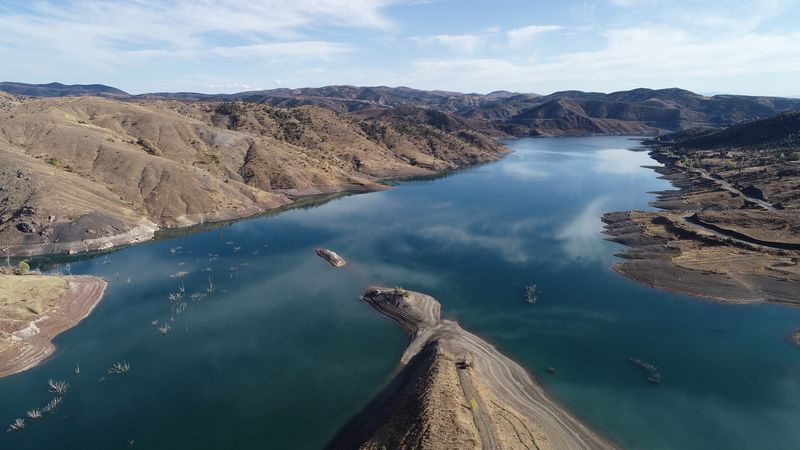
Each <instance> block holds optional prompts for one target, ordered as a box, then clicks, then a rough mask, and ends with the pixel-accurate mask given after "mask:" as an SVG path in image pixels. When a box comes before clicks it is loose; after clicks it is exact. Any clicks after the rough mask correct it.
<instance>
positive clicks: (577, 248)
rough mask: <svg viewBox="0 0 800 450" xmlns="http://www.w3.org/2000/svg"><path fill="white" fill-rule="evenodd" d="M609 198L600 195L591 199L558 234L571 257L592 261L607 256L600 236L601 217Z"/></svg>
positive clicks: (601, 227) (557, 237) (566, 252)
mask: <svg viewBox="0 0 800 450" xmlns="http://www.w3.org/2000/svg"><path fill="white" fill-rule="evenodd" d="M609 200H610V199H609V197H608V196H600V197H597V198H595V199H594V200H592V201H590V202H589V203H587V204H586V205H585V206H584V207H583V209H582V210H581V211H580V212H579V213H578V214H577V215H576V216H575V217H574V218H573V219H572V220H570V221H568V222H566V223H565V225H564V227H563V228H561V230H560V231H559V232H558V233H557V234H556V239H558V240H560V241H562V247H563V249H564V253H565V254H566V255H567V256H568V257H569V258H571V259H573V260H592V261H596V260H603V259H605V258H607V252H606V250H605V249H604V247H605V243H604V241H603V240H602V239H600V238H599V237H600V233H601V232H602V230H603V222H602V220H600V218H601V216H602V215H603V211H605V209H606V205H607V204H608V203H609Z"/></svg>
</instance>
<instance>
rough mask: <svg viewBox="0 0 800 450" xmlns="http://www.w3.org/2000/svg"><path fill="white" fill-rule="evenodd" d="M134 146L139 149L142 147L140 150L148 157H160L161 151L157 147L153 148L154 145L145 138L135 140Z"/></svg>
mask: <svg viewBox="0 0 800 450" xmlns="http://www.w3.org/2000/svg"><path fill="white" fill-rule="evenodd" d="M136 145H138V146H139V147H142V150H144V151H145V152H147V153H148V154H150V155H153V156H161V150H159V149H158V147H156V146H155V144H153V143H152V142H150V141H148V140H147V139H145V138H139V139H137V140H136Z"/></svg>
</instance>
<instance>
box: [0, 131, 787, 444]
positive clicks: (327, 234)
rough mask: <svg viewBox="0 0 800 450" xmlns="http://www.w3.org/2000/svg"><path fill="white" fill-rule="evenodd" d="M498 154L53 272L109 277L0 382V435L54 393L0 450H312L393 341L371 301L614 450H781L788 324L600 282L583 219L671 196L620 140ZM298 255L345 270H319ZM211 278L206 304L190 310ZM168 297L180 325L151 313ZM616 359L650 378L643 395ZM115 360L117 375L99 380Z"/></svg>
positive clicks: (610, 250) (780, 316)
mask: <svg viewBox="0 0 800 450" xmlns="http://www.w3.org/2000/svg"><path fill="white" fill-rule="evenodd" d="M508 144H509V145H510V146H511V147H512V148H513V149H514V150H515V153H513V154H511V155H509V156H508V157H507V158H505V159H504V160H502V161H499V162H496V163H492V164H487V165H483V166H479V167H476V168H473V169H469V170H465V171H459V172H456V173H453V174H450V175H449V176H446V177H442V178H438V179H433V180H423V181H409V182H403V183H398V185H397V186H396V187H395V188H394V189H392V190H389V191H385V192H376V193H369V194H363V195H352V196H346V197H341V198H337V199H334V200H331V201H329V202H327V203H324V204H321V205H318V206H314V207H308V208H306V209H293V210H289V211H286V212H282V213H280V214H277V215H272V216H266V217H261V218H255V219H251V220H246V221H241V222H238V223H235V224H231V225H226V226H221V227H218V228H215V229H210V230H206V231H199V232H196V233H194V234H190V235H186V236H182V237H181V236H179V237H173V238H170V239H164V240H160V241H156V242H152V243H148V244H144V245H139V246H136V247H131V248H126V249H123V250H120V251H116V252H112V253H110V254H108V255H100V256H97V257H94V258H91V259H88V260H82V261H73V262H72V263H71V265H70V270H71V271H72V273H74V274H78V273H81V274H84V273H85V274H94V275H100V276H104V277H107V278H108V279H109V281H110V285H109V289H108V291H107V294H106V297H105V299H104V300H103V301H102V302H101V303H100V304H99V305H98V307H97V309H96V310H95V312H94V313H93V314H92V315H91V316H90V317H89V318H88V319H87V320H86V321H84V322H83V323H82V324H81V325H79V326H78V327H76V328H73V329H72V330H70V331H68V332H66V333H64V334H63V335H61V336H59V337H58V338H57V340H56V343H57V345H58V346H59V350H58V352H57V353H56V354H55V356H54V357H52V358H51V359H49V360H48V361H47V362H46V363H45V364H43V365H41V366H39V367H37V368H35V369H32V370H30V371H27V372H25V373H22V374H18V375H15V376H12V377H8V378H4V379H2V380H0V425H3V426H4V425H5V424H6V423H11V421H12V420H13V419H14V418H15V417H22V416H24V414H25V411H26V410H27V409H30V408H33V407H37V406H41V405H43V404H44V403H46V402H47V401H48V400H49V399H50V397H51V395H50V394H49V393H48V392H47V380H48V379H50V378H54V379H64V380H67V381H69V382H70V384H71V388H70V390H69V392H68V393H67V394H66V395H65V396H64V401H63V404H62V406H61V407H60V408H59V410H58V412H57V413H55V414H52V415H48V416H46V417H45V418H43V419H41V420H40V421H38V422H36V423H32V424H29V425H28V426H27V427H26V428H25V429H24V430H22V431H21V432H16V433H0V448H2V449H52V448H59V449H87V450H89V449H114V448H127V447H128V445H129V440H131V439H132V440H133V441H134V442H133V448H144V449H165V448H169V449H206V448H208V449H212V448H237V449H262V448H276V449H277V448H297V449H317V448H322V447H324V445H325V443H326V442H328V441H329V440H330V439H331V437H332V436H333V435H334V434H335V433H336V431H337V430H338V429H339V428H340V427H341V426H342V425H343V424H344V423H345V422H346V421H347V420H348V419H349V418H350V417H351V416H352V415H353V414H355V413H356V412H357V411H358V410H359V409H360V408H361V407H363V406H364V405H365V404H366V403H367V402H368V401H369V400H370V399H371V398H372V396H373V395H375V394H376V393H377V392H379V391H380V390H381V388H382V387H383V386H385V384H386V383H387V382H388V380H390V379H391V377H392V375H393V373H394V371H395V370H396V368H397V361H398V360H399V357H400V354H401V353H402V351H403V349H404V347H405V344H406V340H405V338H404V336H403V335H402V333H401V332H400V330H399V329H398V328H397V327H396V326H395V325H394V324H392V323H391V322H389V321H388V320H385V319H384V318H382V317H381V316H380V315H378V314H376V313H375V312H374V311H372V310H371V309H370V308H369V307H367V306H366V305H364V304H363V303H360V302H358V301H357V298H358V296H359V294H360V292H361V291H362V290H363V289H364V288H365V287H366V286H368V285H369V284H385V285H390V286H395V285H399V286H403V287H405V288H408V289H413V290H419V291H423V292H426V293H430V294H431V295H433V296H435V297H437V298H438V299H439V300H440V301H441V303H442V305H443V312H444V315H445V316H447V317H450V318H454V319H457V320H459V321H460V322H461V324H462V325H463V326H464V327H465V328H467V329H469V330H471V331H474V332H476V333H477V334H479V335H481V336H482V337H484V338H486V339H487V340H489V341H491V342H494V343H495V344H497V346H498V347H499V348H500V349H501V350H503V351H504V352H506V353H507V354H508V355H509V356H511V357H512V358H514V359H516V360H517V361H519V362H520V363H521V364H523V365H524V366H526V367H527V368H528V369H530V370H531V371H532V372H533V373H534V374H536V376H537V377H538V378H539V379H540V380H541V382H542V383H543V384H544V385H545V386H546V387H547V388H548V390H549V391H550V392H551V393H552V394H553V395H554V396H555V397H556V398H557V399H559V400H560V401H561V402H562V403H563V404H565V405H566V406H567V407H568V408H570V409H571V410H572V411H573V412H574V413H575V414H576V415H578V416H579V417H580V418H582V419H583V420H584V421H586V422H587V423H588V424H590V425H592V426H593V427H595V428H596V429H597V430H599V431H600V432H601V433H602V434H604V435H606V436H608V437H609V438H610V439H612V440H614V441H616V442H618V443H619V444H621V445H622V446H625V447H629V448H646V449H674V448H682V449H712V448H726V449H783V448H786V449H789V448H798V447H800V427H798V426H796V424H797V423H798V420H800V402H798V401H797V400H798V399H800V349H797V348H795V347H794V346H792V345H791V343H790V342H789V339H788V336H789V335H790V334H791V332H792V331H793V330H794V329H795V328H798V327H800V310H797V309H791V308H785V307H780V306H773V305H757V306H736V305H725V304H718V303H712V302H706V301H701V300H695V299H691V298H687V297H683V296H677V295H673V294H669V293H665V292H660V291H655V290H652V289H649V288H647V287H644V286H640V285H638V284H635V283H632V282H629V281H627V280H625V279H623V278H621V277H619V276H617V275H616V274H615V273H614V272H613V271H612V270H611V269H610V266H611V264H612V263H613V262H614V261H615V260H616V258H615V257H614V256H613V255H614V253H615V252H616V251H619V250H620V248H621V247H620V246H619V245H617V244H614V243H610V242H607V241H604V240H603V239H602V236H601V234H600V231H601V229H602V224H601V222H600V216H601V214H602V213H603V212H605V211H612V210H623V209H631V208H637V209H647V208H648V206H647V202H648V201H649V200H651V199H652V198H653V195H652V194H648V192H651V191H655V190H662V189H667V188H669V185H668V184H667V183H666V182H664V181H663V180H659V179H658V178H657V176H656V174H655V173H654V172H653V171H652V170H650V169H646V168H642V167H641V166H642V165H648V164H651V165H652V164H655V163H654V162H653V161H651V160H650V158H649V157H648V156H647V154H646V153H644V152H642V151H629V150H627V149H629V148H633V147H635V146H636V145H637V142H635V141H633V140H630V139H628V138H625V137H587V138H559V139H520V140H516V141H510V142H509V143H508ZM317 246H324V247H328V248H331V249H333V250H335V251H337V252H339V253H340V254H341V255H342V256H344V257H345V258H346V259H347V260H348V261H349V265H348V266H347V267H346V268H345V269H343V270H336V269H333V268H331V267H330V266H328V264H327V263H325V262H324V261H323V260H322V259H320V258H319V257H317V256H316V255H315V254H314V252H313V249H314V248H315V247H317ZM57 270H66V268H65V267H64V266H59V267H58V268H57ZM181 271H185V272H188V274H186V275H185V276H184V277H183V278H182V279H180V278H170V274H176V273H178V272H181ZM209 277H211V278H212V280H213V284H214V287H215V290H214V292H213V294H210V295H206V296H205V297H202V298H198V299H196V300H191V299H189V296H190V294H191V293H193V292H205V290H206V288H207V286H208V280H209ZM181 281H182V282H183V284H184V286H185V290H186V294H185V297H186V300H187V302H186V308H185V311H182V312H181V311H180V309H182V308H181V307H177V306H176V304H173V303H171V302H170V300H169V299H168V295H169V293H170V292H175V291H177V290H178V288H179V286H180V283H181ZM532 283H535V284H537V285H538V287H539V288H540V289H541V291H542V293H541V295H540V296H539V301H538V302H537V303H536V304H535V305H530V304H527V303H526V302H525V301H524V293H525V286H526V285H528V284H532ZM153 321H158V323H159V324H163V323H165V322H166V323H169V325H170V326H171V331H170V332H169V334H167V335H166V336H162V335H161V334H160V333H159V331H158V330H157V328H156V326H155V325H153V324H152V322H153ZM629 357H636V358H640V359H642V360H644V361H646V362H649V363H652V364H655V365H657V366H658V367H659V369H660V371H661V374H662V376H663V382H662V384H660V385H657V386H656V385H651V384H649V383H648V382H647V380H646V378H647V375H646V373H644V372H643V371H642V370H641V369H640V368H638V367H636V366H635V365H633V364H632V363H630V362H629V361H628V360H627V358H629ZM116 361H128V362H130V364H131V370H130V372H129V373H127V374H124V375H117V376H107V375H106V370H107V369H108V368H109V367H110V366H111V365H112V364H113V363H114V362H116ZM76 363H77V364H80V375H77V374H75V371H74V368H75V366H76ZM549 366H553V367H555V368H556V369H557V373H556V374H548V373H545V371H544V369H545V368H546V367H549ZM104 376H105V379H102V377H104ZM3 421H5V422H3Z"/></svg>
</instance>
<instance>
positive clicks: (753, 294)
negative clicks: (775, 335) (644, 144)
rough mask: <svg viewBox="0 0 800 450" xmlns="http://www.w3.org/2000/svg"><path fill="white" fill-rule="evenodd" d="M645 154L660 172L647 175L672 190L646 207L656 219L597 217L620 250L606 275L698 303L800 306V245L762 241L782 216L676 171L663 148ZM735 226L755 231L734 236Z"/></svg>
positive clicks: (704, 177) (629, 214) (698, 174)
mask: <svg viewBox="0 0 800 450" xmlns="http://www.w3.org/2000/svg"><path fill="white" fill-rule="evenodd" d="M650 148H651V150H650V153H649V154H650V156H651V157H652V158H653V159H655V160H656V161H658V162H659V163H662V164H663V166H657V167H652V169H653V170H655V171H656V172H657V173H658V174H659V175H660V178H662V179H665V180H667V181H669V182H670V184H671V185H672V186H673V187H674V189H673V190H667V191H660V192H655V193H654V194H656V195H657V197H656V199H655V200H653V201H651V202H650V206H653V207H655V208H658V210H656V211H636V210H633V211H623V212H608V213H605V214H603V216H602V220H603V222H604V224H605V225H604V231H603V234H604V235H605V239H606V240H610V241H613V242H617V243H619V244H622V245H624V246H625V247H626V248H624V249H623V250H621V251H620V252H618V253H617V254H616V256H618V257H620V258H623V259H624V261H621V262H617V263H615V264H614V265H613V266H612V268H613V270H614V271H615V272H617V273H618V274H619V275H621V276H623V277H625V278H628V279H629V280H632V281H635V282H637V283H641V284H644V285H646V286H649V287H652V288H657V289H661V290H664V291H668V292H672V293H677V294H682V295H689V296H694V297H698V298H700V299H703V300H711V301H718V302H724V303H733V304H753V303H761V302H772V303H779V304H785V305H791V306H800V296H798V294H797V293H798V292H800V276H798V273H796V272H797V271H796V264H795V263H793V262H792V261H793V258H797V256H799V255H800V253H798V252H797V248H800V243H797V242H791V241H786V239H782V237H781V235H779V234H778V235H775V237H774V238H772V239H770V238H766V237H764V233H765V230H767V229H768V228H769V224H771V223H772V221H775V220H777V219H780V218H781V217H780V215H781V214H784V213H785V212H784V211H782V210H778V209H776V208H774V207H773V206H772V205H771V204H770V203H768V202H766V201H764V200H763V199H757V198H751V197H749V196H748V195H747V194H746V193H744V192H742V190H741V189H739V188H737V187H736V186H734V185H733V184H732V183H731V182H729V181H726V180H725V179H724V178H723V177H721V176H719V177H718V178H717V177H712V176H711V175H709V174H708V172H707V171H706V170H704V169H699V170H698V169H691V168H690V169H687V168H684V167H682V166H681V165H679V164H677V163H676V161H675V157H674V156H671V155H669V154H665V150H664V147H660V146H655V147H654V146H652V145H651V146H650ZM666 151H668V149H667V150H666ZM706 216H708V217H706ZM709 217H710V218H711V219H712V220H708V219H709ZM736 218H739V219H740V220H747V219H752V220H753V222H754V223H757V224H758V225H755V226H753V225H751V228H741V226H739V225H737V222H735V220H736ZM715 220H716V222H715ZM737 227H738V228H737Z"/></svg>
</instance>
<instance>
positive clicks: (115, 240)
mask: <svg viewBox="0 0 800 450" xmlns="http://www.w3.org/2000/svg"><path fill="white" fill-rule="evenodd" d="M498 144H499V145H503V144H502V143H498ZM503 147H504V148H505V151H504V152H502V153H499V154H498V155H496V158H494V159H488V160H485V161H476V162H473V163H470V164H466V165H463V166H461V167H457V168H455V169H446V170H442V171H439V172H435V171H431V170H429V169H425V170H424V172H425V173H422V172H421V173H418V174H412V173H402V174H397V175H395V176H387V177H378V178H376V179H375V182H374V183H371V184H367V183H350V184H337V185H319V186H312V187H309V188H306V189H290V190H281V191H276V192H277V193H279V194H282V195H283V196H284V197H285V199H286V201H285V202H276V203H273V204H269V205H260V206H258V207H253V208H246V209H242V210H235V211H224V212H220V211H218V212H211V213H207V214H202V215H195V216H196V217H188V216H182V217H180V218H176V219H174V220H175V221H176V223H178V222H180V224H179V225H174V226H159V225H158V224H156V223H155V222H153V221H151V220H150V219H147V218H143V219H142V220H141V221H140V224H139V225H138V226H136V227H134V228H132V229H130V230H127V231H125V232H123V233H118V234H114V235H110V236H105V237H101V238H95V239H85V240H80V241H68V242H57V243H38V244H9V245H0V248H3V249H4V250H3V252H2V254H0V256H3V257H4V256H6V253H8V255H7V256H9V257H11V258H15V259H16V258H26V257H46V256H73V255H80V254H91V253H98V252H106V251H111V250H115V249H118V248H121V247H126V246H129V245H135V244H142V243H146V242H151V241H154V240H159V234H164V233H179V234H180V233H181V232H185V231H189V230H191V229H192V228H194V227H202V226H212V227H213V226H216V225H221V224H225V223H231V222H236V221H239V220H245V219H250V218H255V217H259V216H262V215H269V214H273V213H276V212H282V211H284V210H287V209H292V208H294V207H299V208H302V207H304V206H306V204H307V201H309V200H310V201H312V202H313V200H314V199H315V198H319V197H325V198H330V199H333V198H337V197H339V196H346V195H348V194H360V193H371V192H381V191H385V190H389V189H392V188H393V187H394V186H393V185H391V184H389V183H392V182H402V181H405V180H409V179H414V178H416V177H432V178H435V177H439V176H447V174H448V173H450V172H453V171H458V170H465V169H469V168H472V167H476V166H479V165H481V164H486V163H491V162H495V161H499V160H501V159H503V158H504V157H505V156H506V155H508V154H510V153H512V151H511V150H510V149H508V147H506V146H505V145H503ZM326 201H327V200H326ZM178 219H180V220H178ZM6 248H7V249H8V250H7V251H6V250H5V249H6Z"/></svg>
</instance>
